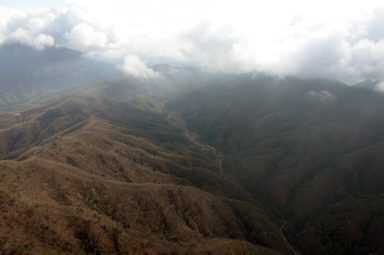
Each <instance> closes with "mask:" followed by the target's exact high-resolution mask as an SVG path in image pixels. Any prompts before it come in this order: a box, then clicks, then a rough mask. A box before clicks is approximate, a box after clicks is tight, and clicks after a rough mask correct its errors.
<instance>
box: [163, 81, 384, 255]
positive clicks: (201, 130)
mask: <svg viewBox="0 0 384 255" xmlns="http://www.w3.org/2000/svg"><path fill="white" fill-rule="evenodd" d="M240 79H242V80H241V81H240V82H239V84H235V85H234V84H219V85H217V86H212V87H209V88H204V89H201V90H199V91H196V92H193V93H190V94H188V95H186V96H183V97H182V98H180V99H176V100H173V101H171V103H169V104H168V108H169V109H170V110H175V111H178V112H179V113H180V116H181V117H182V118H183V119H184V120H185V121H186V123H187V126H188V127H189V128H190V129H191V130H192V131H193V132H195V133H197V134H199V136H200V139H201V140H202V141H205V142H207V143H208V144H210V145H212V146H214V147H215V148H217V149H218V150H219V151H220V152H221V153H222V154H223V158H224V160H223V170H224V172H225V173H227V174H228V175H230V176H232V177H233V180H237V182H238V183H239V184H240V185H241V186H242V187H243V188H244V189H246V190H247V191H249V192H250V193H251V194H252V195H253V197H254V198H256V199H257V200H259V201H262V202H263V205H264V206H265V207H267V208H269V210H270V212H273V213H274V215H276V216H278V217H279V218H282V219H286V220H289V222H290V224H292V228H293V229H292V230H291V232H292V235H291V236H290V239H291V242H292V243H294V244H295V245H296V246H297V247H298V248H299V250H301V252H302V253H304V254H371V253H377V254H381V253H383V252H384V250H383V249H384V245H383V244H384V240H383V236H384V232H383V228H382V226H383V224H384V214H383V213H384V210H383V209H384V199H383V194H384V186H383V185H382V184H383V183H384V164H383V163H384V157H383V153H384V144H383V141H384V140H383V138H384V133H383V130H384V119H383V118H382V114H383V112H384V97H383V96H382V95H381V94H378V93H375V92H374V91H371V90H367V89H362V88H357V87H347V86H345V85H343V84H341V83H339V82H335V81H329V80H322V79H313V80H310V79H297V78H293V77H288V78H284V79H277V78H273V77H268V76H263V75H259V76H257V77H253V78H252V77H251V76H248V77H247V78H245V79H244V77H239V80H240Z"/></svg>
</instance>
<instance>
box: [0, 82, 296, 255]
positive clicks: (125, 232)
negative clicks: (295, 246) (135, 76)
mask: <svg viewBox="0 0 384 255" xmlns="http://www.w3.org/2000/svg"><path fill="white" fill-rule="evenodd" d="M109 93H110V92H108V90H103V89H96V90H91V91H89V92H87V93H85V94H84V95H82V96H66V97H61V98H57V99H53V100H51V101H49V102H47V103H46V104H44V105H40V106H36V107H34V108H31V109H28V110H25V111H22V112H17V113H16V112H15V113H4V114H1V118H0V119H1V122H0V134H1V136H0V137H1V138H0V157H1V158H2V160H1V161H0V176H1V178H0V183H1V185H0V187H1V191H0V201H1V207H0V251H1V253H2V254H175V253H177V254H279V251H280V252H282V253H284V254H291V253H292V251H291V249H290V247H289V245H288V244H287V243H286V242H285V241H284V238H283V236H282V235H281V233H280V230H279V227H278V225H277V224H276V223H274V222H273V221H272V220H271V219H270V217H269V216H267V214H266V213H265V211H264V210H263V209H262V208H261V207H260V206H259V205H258V204H257V202H256V201H254V200H253V199H252V197H251V196H250V194H249V193H248V192H246V191H245V190H244V189H243V188H241V187H240V186H239V185H238V184H237V183H236V182H235V181H233V180H232V179H231V178H229V177H228V175H226V174H224V173H222V172H221V171H220V169H219V166H218V162H217V158H216V155H215V154H214V153H213V152H211V151H204V150H202V149H201V148H200V147H199V146H197V145H196V144H193V143H191V141H190V140H189V139H188V137H186V136H185V134H184V130H183V128H182V127H180V126H178V125H177V124H176V122H175V121H173V120H171V119H169V116H168V114H166V113H164V112H162V111H160V110H159V108H158V107H152V108H151V109H150V108H149V103H148V104H147V103H143V104H142V105H137V104H131V103H129V102H123V101H121V100H117V99H116V98H112V97H109V96H107V95H109ZM143 101H144V102H145V100H143Z"/></svg>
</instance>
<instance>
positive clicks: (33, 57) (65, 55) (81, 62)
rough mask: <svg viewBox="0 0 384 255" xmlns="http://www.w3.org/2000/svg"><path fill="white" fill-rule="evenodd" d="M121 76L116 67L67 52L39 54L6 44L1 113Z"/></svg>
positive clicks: (0, 51)
mask: <svg viewBox="0 0 384 255" xmlns="http://www.w3.org/2000/svg"><path fill="white" fill-rule="evenodd" d="M121 75H122V74H121V73H120V72H119V71H117V70H116V69H115V68H114V67H112V66H109V65H107V64H104V63H101V62H98V61H95V60H92V59H90V58H88V57H86V56H85V55H84V54H83V53H81V52H78V51H74V50H70V49H67V48H56V47H47V48H45V49H44V50H38V49H34V48H31V47H28V46H24V45H20V44H3V45H1V46H0V110H2V111H5V110H12V109H14V108H15V107H16V106H18V105H20V104H27V105H28V103H29V104H31V103H38V102H42V101H43V100H47V99H48V98H51V97H53V96H56V95H59V94H63V93H69V92H71V91H72V92H73V91H77V90H79V89H84V88H87V87H90V86H94V85H95V84H99V83H102V82H105V81H111V80H115V79H117V78H118V77H120V76H121ZM24 107H25V106H24Z"/></svg>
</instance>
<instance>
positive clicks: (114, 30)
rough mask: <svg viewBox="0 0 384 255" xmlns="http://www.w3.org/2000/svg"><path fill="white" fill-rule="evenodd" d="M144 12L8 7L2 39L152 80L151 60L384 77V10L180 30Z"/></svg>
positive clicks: (0, 24)
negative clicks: (82, 56)
mask: <svg viewBox="0 0 384 255" xmlns="http://www.w3.org/2000/svg"><path fill="white" fill-rule="evenodd" d="M187 2H188V1H187ZM224 7H225V6H224ZM346 8H348V7H346ZM255 10H256V9H255ZM234 11H236V10H234ZM169 12H171V11H169ZM228 12H230V8H229V7H228ZM178 15H182V13H181V14H180V13H179V14H178ZM240 15H241V14H240ZM244 15H245V14H244ZM254 15H256V16H257V13H255V14H254ZM123 16H124V15H123ZM106 17H107V16H106ZM136 17H137V15H136V16H133V17H131V18H127V19H126V20H123V19H120V20H118V19H116V20H112V19H111V20H108V19H107V18H104V19H103V18H102V17H100V16H97V15H95V13H92V12H91V11H89V10H87V8H86V7H84V6H80V5H76V4H67V5H66V7H60V8H51V9H39V10H25V11H20V10H15V9H10V8H6V7H0V43H1V44H3V43H15V42H17V43H22V44H26V45H30V46H32V47H35V48H37V49H43V48H44V47H47V46H61V47H68V48H72V49H76V50H81V51H84V52H86V53H87V54H88V55H89V56H92V57H96V58H103V59H106V60H108V61H110V62H114V63H116V64H117V65H118V66H120V67H121V68H122V69H123V70H125V71H126V72H127V73H129V74H131V75H134V76H138V77H145V78H148V77H154V76H155V73H154V72H153V71H152V70H151V69H149V68H148V67H147V66H146V65H145V64H144V63H146V64H155V63H159V62H168V63H173V64H175V63H176V64H184V65H194V66H199V67H202V68H207V69H213V70H222V71H251V70H259V71H268V72H275V73H280V74H284V73H286V74H298V75H302V76H326V77H330V78H336V79H340V80H342V81H345V82H349V83H352V82H357V81H359V80H364V79H377V80H383V79H384V72H383V70H384V32H383V31H384V18H383V17H384V9H383V8H379V7H377V8H373V9H372V10H371V11H370V12H368V13H366V14H365V15H362V16H360V17H358V18H356V19H345V20H342V22H340V20H332V22H330V21H329V20H326V19H320V20H308V18H307V16H305V15H303V16H300V15H299V16H294V17H290V19H289V20H287V19H285V20H284V21H282V22H281V24H278V25H276V24H269V23H268V22H269V21H270V20H269V19H268V17H267V16H266V15H264V16H262V17H261V18H260V19H259V20H253V22H255V23H251V24H248V25H245V23H239V24H235V23H233V24H231V23H229V24H222V23H221V22H220V21H219V22H215V21H214V20H213V21H210V20H198V19H196V20H194V21H196V22H194V23H193V22H191V23H190V24H188V25H186V24H180V25H178V24H175V25H174V27H172V28H167V27H166V23H162V24H156V18H157V17H156V16H155V17H154V18H153V20H148V19H147V20H145V21H143V20H140V19H136ZM148 17H149V16H148ZM109 18H110V16H109ZM175 18H176V17H175ZM263 18H264V19H265V24H262V21H263V20H262V19H263ZM223 20H224V19H223ZM172 21H173V20H169V23H171V22H172ZM175 21H177V20H175ZM250 22H252V21H250ZM151 27H153V28H151ZM274 29H275V30H276V31H275V30H274ZM167 31H169V32H167Z"/></svg>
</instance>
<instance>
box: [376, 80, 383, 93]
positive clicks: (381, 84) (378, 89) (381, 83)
mask: <svg viewBox="0 0 384 255" xmlns="http://www.w3.org/2000/svg"><path fill="white" fill-rule="evenodd" d="M375 91H377V92H380V93H383V94H384V81H382V82H379V83H378V84H377V85H376V87H375Z"/></svg>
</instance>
